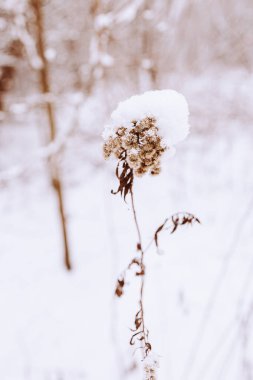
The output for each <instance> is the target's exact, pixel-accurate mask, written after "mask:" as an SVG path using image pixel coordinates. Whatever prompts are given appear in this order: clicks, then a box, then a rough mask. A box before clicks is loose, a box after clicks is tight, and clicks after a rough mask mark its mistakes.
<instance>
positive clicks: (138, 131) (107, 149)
mask: <svg viewBox="0 0 253 380" xmlns="http://www.w3.org/2000/svg"><path fill="white" fill-rule="evenodd" d="M165 150H166V146H165V145H164V144H163V143H162V138H161V136H159V134H158V128H157V127H156V120H155V118H154V117H146V118H144V119H142V120H140V121H132V123H131V128H124V127H122V126H120V127H119V128H118V129H116V131H115V135H114V136H110V137H109V138H108V140H107V141H105V143H104V157H105V159H107V158H109V157H110V156H111V155H114V156H115V158H116V159H120V158H121V156H122V153H125V159H126V162H127V164H128V166H129V168H131V169H132V170H133V173H134V175H136V176H138V177H140V176H142V175H143V174H145V173H148V172H149V173H151V174H153V175H156V174H159V173H160V159H161V156H162V154H163V153H164V152H165Z"/></svg>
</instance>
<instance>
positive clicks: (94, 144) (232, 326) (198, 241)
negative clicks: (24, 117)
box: [0, 73, 253, 380]
mask: <svg viewBox="0 0 253 380" xmlns="http://www.w3.org/2000/svg"><path fill="white" fill-rule="evenodd" d="M204 78H206V79H204V80H203V77H202V79H199V78H191V79H189V78H188V79H187V78H180V79H178V78H176V77H175V78H174V77H171V78H169V79H168V85H169V86H170V87H173V88H175V89H176V90H178V91H181V92H183V93H184V94H185V95H186V97H187V99H188V102H189V107H190V110H191V114H192V116H191V125H192V132H191V134H190V135H189V137H188V138H187V140H185V141H184V142H182V143H181V144H180V145H179V146H178V147H177V154H176V155H175V156H174V157H173V158H171V159H170V161H168V162H167V163H166V165H165V167H164V168H163V172H162V174H161V175H160V176H159V177H156V178H153V177H143V178H141V179H140V180H137V181H136V184H135V185H136V187H135V194H136V205H137V213H138V217H139V220H140V225H141V229H142V232H143V236H144V238H145V240H146V241H147V242H149V240H150V238H151V237H152V236H153V233H154V231H155V230H156V228H157V227H158V226H159V225H160V224H161V223H162V222H163V221H164V219H165V218H166V217H167V216H170V215H171V214H172V213H175V212H177V211H189V212H192V213H193V214H195V215H196V216H197V217H199V219H200V220H201V222H202V224H201V225H194V226H193V227H182V228H181V229H180V230H179V231H177V232H176V233H175V234H174V235H171V236H170V235H168V234H167V233H166V232H164V233H161V235H160V242H161V247H162V249H163V251H164V254H163V255H158V254H157V253H156V250H155V247H154V246H153V247H152V248H151V249H150V251H149V252H148V253H147V256H146V264H147V279H146V287H145V313H146V324H147V326H148V328H149V330H150V341H151V343H152V345H153V349H154V351H155V352H156V353H157V354H158V355H160V370H159V377H158V378H159V380H203V379H205V380H226V379H228V380H238V379H240V380H243V379H248V380H249V379H252V378H253V367H252V365H253V340H252V334H251V330H252V329H251V322H252V313H253V306H252V302H253V296H252V295H251V294H253V282H252V274H253V256H252V247H253V237H252V223H253V215H252V209H253V195H252V185H253V171H252V160H253V150H252V143H253V131H252V114H251V113H252V109H250V101H252V96H251V94H250V83H252V78H251V77H250V76H244V77H242V76H239V74H238V75H237V73H233V75H232V74H230V75H227V76H224V75H223V76H220V78H218V77H216V76H215V77H214V76H211V77H210V76H208V75H206V76H204ZM96 101H97V100H96ZM96 101H92V100H89V101H88V102H87V103H88V105H89V107H87V104H86V105H85V106H84V107H83V108H82V109H81V113H80V114H82V117H81V120H79V124H80V128H81V129H82V128H83V129H84V130H85V129H86V128H91V127H90V125H97V127H96V128H94V130H95V131H96V134H97V135H99V134H100V132H101V131H102V127H103V122H104V119H103V118H104V116H105V115H106V114H107V112H108V111H111V110H112V109H113V108H114V107H115V104H112V105H111V104H109V105H108V103H107V107H108V108H109V110H108V108H107V109H103V110H101V112H100V113H99V112H97V113H96V112H95V111H94V110H96ZM92 102H93V103H92ZM114 102H115V100H114ZM112 103H113V102H112ZM94 104H95V105H94ZM85 107H86V108H85ZM92 107H93V108H92ZM97 107H99V105H97ZM110 107H111V108H110ZM70 112H72V113H73V114H74V112H73V111H71V110H69V115H70ZM71 115H72V114H71ZM85 115H86V121H85V122H84V120H85V117H84V116H85ZM87 115H88V116H87ZM101 115H102V116H101ZM71 117H72V116H71ZM71 117H69V119H71ZM64 120H65V123H66V120H67V121H69V120H68V119H67V118H65V119H64ZM35 122H36V123H37V121H36V119H32V120H30V122H29V126H25V125H21V121H19V122H16V124H14V125H10V124H7V123H6V124H5V125H3V127H1V131H0V135H1V143H0V144H1V168H2V170H3V169H8V167H9V166H10V167H11V166H12V165H15V164H20V162H21V163H22V162H23V161H22V160H25V162H27V159H28V160H29V155H30V154H33V153H34V152H35V151H36V150H37V149H38V146H39V144H40V141H41V129H40V130H39V132H38V130H37V131H36V130H35V129H34V123H35ZM82 123H83V124H82ZM86 126H87V127H86ZM100 152H101V141H100V140H99V138H98V139H96V138H95V139H85V138H84V137H83V135H81V134H80V135H79V134H78V133H76V134H75V135H74V137H73V138H72V139H70V142H69V144H68V148H67V151H66V153H65V159H64V162H63V167H64V182H65V199H66V207H67V212H68V226H69V229H70V237H71V254H72V257H73V265H74V270H73V271H72V272H70V273H68V272H66V271H65V269H64V267H63V260H62V246H61V240H60V232H59V224H58V218H57V209H56V200H55V196H54V193H53V191H52V190H51V188H50V186H49V181H48V179H47V174H46V168H45V165H44V164H43V163H41V162H39V163H38V165H37V166H36V167H35V168H33V169H32V170H31V171H30V172H29V170H28V172H27V173H25V174H24V175H22V177H21V178H19V179H15V178H14V179H12V180H10V181H9V182H8V184H7V185H6V184H5V185H4V186H3V187H2V188H1V192H0V202H1V203H0V212H1V218H0V231H1V237H0V284H1V285H0V289H1V291H0V312H1V314H0V321H1V323H0V337H1V339H0V379H1V380H82V379H88V380H102V379H108V380H109V379H113V380H114V379H115V380H121V379H129V380H130V379H131V380H137V379H141V375H140V373H139V372H138V369H137V370H136V369H134V362H135V358H137V356H136V357H135V356H133V351H134V350H133V349H132V347H130V346H129V344H128V341H129V338H130V330H129V328H130V327H132V324H133V318H134V315H135V313H136V311H137V307H138V305H137V298H136V289H137V287H138V283H137V281H138V279H135V278H133V279H132V280H131V282H130V283H129V285H127V287H126V292H125V295H124V296H123V297H122V298H121V299H116V300H115V299H114V297H113V291H114V286H115V282H116V278H117V276H118V275H119V274H120V272H121V271H122V270H123V269H124V268H125V267H126V266H127V264H128V263H129V261H130V260H131V259H132V258H133V257H134V255H135V243H136V240H137V237H136V232H135V229H134V226H133V223H132V215H131V210H130V204H129V202H127V203H124V201H123V200H122V199H120V197H119V196H113V195H111V194H110V190H111V189H112V188H114V189H115V188H116V185H117V183H116V181H115V179H114V176H113V168H114V164H113V163H111V164H108V163H105V164H104V163H103V162H102V154H101V153H100ZM100 154H101V156H100Z"/></svg>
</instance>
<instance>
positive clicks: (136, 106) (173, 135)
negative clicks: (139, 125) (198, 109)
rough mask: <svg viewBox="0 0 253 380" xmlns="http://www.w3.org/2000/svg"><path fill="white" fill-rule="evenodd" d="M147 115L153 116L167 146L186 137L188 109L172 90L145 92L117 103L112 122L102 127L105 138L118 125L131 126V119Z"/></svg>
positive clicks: (180, 95) (179, 95)
mask: <svg viewBox="0 0 253 380" xmlns="http://www.w3.org/2000/svg"><path fill="white" fill-rule="evenodd" d="M146 117H153V118H155V119H156V126H157V128H158V129H159V134H160V135H161V137H162V138H163V141H164V143H165V144H166V145H167V146H168V147H170V146H173V145H174V144H177V143H178V142H179V141H182V140H184V139H185V137H186V136H187V135H188V133H189V128H190V126H189V122H188V117H189V110H188V104H187V102H186V99H185V97H184V96H183V95H182V94H180V93H178V92H177V91H174V90H156V91H147V92H144V93H143V94H141V95H134V96H132V97H130V98H128V99H126V100H125V101H123V102H120V103H119V105H118V107H117V108H116V109H115V111H114V112H113V113H112V114H111V121H112V123H111V125H110V126H107V127H106V128H105V131H104V134H103V137H104V138H105V139H106V138H107V137H108V135H109V134H111V135H112V134H113V130H116V129H117V128H118V127H119V126H122V127H125V128H127V129H128V128H131V122H132V121H134V120H135V121H140V120H143V119H145V118H146Z"/></svg>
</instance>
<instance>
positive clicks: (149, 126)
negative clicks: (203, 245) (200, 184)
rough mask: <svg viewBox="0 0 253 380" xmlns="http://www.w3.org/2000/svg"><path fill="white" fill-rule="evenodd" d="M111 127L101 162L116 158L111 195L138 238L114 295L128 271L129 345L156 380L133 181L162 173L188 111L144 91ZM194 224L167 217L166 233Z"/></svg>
mask: <svg viewBox="0 0 253 380" xmlns="http://www.w3.org/2000/svg"><path fill="white" fill-rule="evenodd" d="M111 118H112V124H111V125H109V126H106V128H105V130H104V133H103V137H104V140H105V142H104V157H105V159H108V158H109V157H111V156H113V157H115V158H116V159H117V161H118V163H117V167H116V171H115V174H116V177H117V179H118V180H119V186H118V189H117V191H116V192H113V191H112V193H113V194H117V193H120V194H121V195H122V196H123V198H124V199H125V198H126V196H127V195H128V194H130V197H131V207H132V212H133V220H134V223H135V227H136V232H137V235H138V241H137V245H136V248H137V256H136V257H134V258H133V259H132V260H131V262H130V263H129V265H128V267H127V268H126V269H125V271H124V272H123V273H122V274H121V275H120V277H119V278H118V280H117V284H116V288H115V295H116V296H117V297H122V295H123V294H124V291H125V285H126V283H127V281H126V275H127V272H128V271H130V270H131V271H133V270H134V274H135V276H137V277H138V278H139V279H140V287H139V308H138V311H137V313H136V314H135V319H134V327H133V328H132V329H131V331H132V336H131V338H130V342H129V343H130V345H133V346H134V345H136V344H137V345H139V346H140V347H137V348H142V356H143V369H144V375H145V380H156V379H157V376H156V372H157V368H158V367H159V362H158V359H157V357H156V356H155V355H153V351H152V345H151V343H150V340H149V330H148V329H147V327H146V324H145V316H144V304H143V292H144V282H145V277H146V265H145V262H144V257H145V252H146V251H147V249H148V248H149V247H150V244H149V245H148V246H147V248H145V249H144V248H143V245H142V235H141V231H140V227H139V223H138V218H137V214H136V210H135V202H134V192H133V182H134V177H142V176H143V175H144V174H146V173H150V174H151V175H158V174H159V173H160V171H161V159H162V157H163V156H164V154H165V152H166V151H168V150H170V151H171V148H172V147H173V145H174V144H175V143H177V142H179V141H181V140H183V139H184V138H185V137H186V136H187V134H188V131H189V124H188V106H187V103H186V100H185V98H184V97H183V95H181V94H178V93H177V92H176V91H172V90H164V91H149V92H146V93H144V94H143V95H137V96H133V97H131V98H129V99H127V100H126V101H125V102H122V103H120V104H119V106H118V107H117V109H116V110H115V111H114V112H113V113H112V115H111ZM168 221H169V219H166V220H165V222H164V223H163V224H162V225H160V226H159V227H158V228H157V230H156V231H155V234H154V237H153V239H152V241H151V244H152V242H154V243H155V245H156V247H157V248H158V247H159V246H158V235H159V233H160V232H161V231H162V230H166V229H168V227H169V226H168V225H167V224H168V223H167V222H168ZM194 222H199V220H198V219H197V218H196V217H194V216H193V215H192V214H189V213H178V214H174V215H172V217H171V224H172V226H171V233H174V232H175V231H176V230H177V228H178V227H179V226H181V225H185V224H193V223H194Z"/></svg>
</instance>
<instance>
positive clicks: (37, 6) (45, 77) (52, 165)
mask: <svg viewBox="0 0 253 380" xmlns="http://www.w3.org/2000/svg"><path fill="white" fill-rule="evenodd" d="M42 6H43V3H42V1H41V0H31V7H32V8H33V11H34V16H35V20H36V21H35V22H36V42H37V49H38V54H39V57H40V59H41V61H42V63H43V65H42V66H41V67H39V77H40V87H41V92H42V93H43V94H49V93H50V78H49V68H48V62H47V59H46V57H45V40H44V38H45V36H44V19H43V9H42ZM46 113H47V117H48V125H49V131H50V141H51V142H54V140H55V137H56V133H57V127H56V120H55V114H54V107H53V105H52V104H51V103H50V102H46ZM53 158H54V157H52V158H51V160H50V161H49V169H50V176H51V181H52V186H53V188H54V190H55V193H56V196H57V200H58V210H59V216H60V222H61V228H62V235H63V243H64V263H65V266H66V268H67V270H70V269H71V262H70V250H69V239H68V232H67V225H66V213H65V205H64V199H63V190H62V181H61V176H60V172H59V168H58V165H57V163H56V161H55V160H54V159H53Z"/></svg>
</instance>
